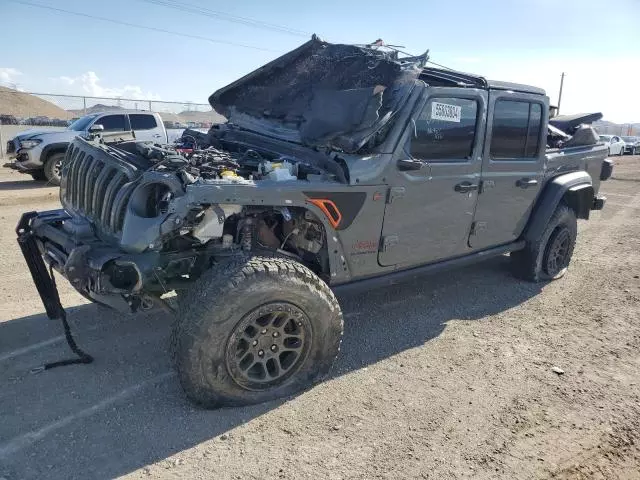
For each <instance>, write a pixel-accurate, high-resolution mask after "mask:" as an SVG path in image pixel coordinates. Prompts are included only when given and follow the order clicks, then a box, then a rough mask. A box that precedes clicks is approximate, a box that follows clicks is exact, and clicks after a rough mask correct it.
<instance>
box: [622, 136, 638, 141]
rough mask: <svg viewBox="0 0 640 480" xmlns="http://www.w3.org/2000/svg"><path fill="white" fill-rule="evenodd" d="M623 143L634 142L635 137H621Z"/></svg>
mask: <svg viewBox="0 0 640 480" xmlns="http://www.w3.org/2000/svg"><path fill="white" fill-rule="evenodd" d="M622 139H623V140H624V141H625V142H636V141H637V140H638V139H637V138H636V137H622Z"/></svg>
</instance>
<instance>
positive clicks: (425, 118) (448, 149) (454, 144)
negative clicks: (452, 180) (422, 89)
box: [410, 97, 478, 161]
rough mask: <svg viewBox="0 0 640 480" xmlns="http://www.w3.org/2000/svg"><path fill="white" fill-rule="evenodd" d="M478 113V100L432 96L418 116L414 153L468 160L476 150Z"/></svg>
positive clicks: (437, 157) (414, 154) (426, 156)
mask: <svg viewBox="0 0 640 480" xmlns="http://www.w3.org/2000/svg"><path fill="white" fill-rule="evenodd" d="M477 117H478V102H477V101H476V100H471V99H468V98H453V97H446V98H445V97H438V98H432V99H430V100H429V101H428V102H427V104H426V105H425V107H424V109H423V110H422V112H421V113H420V116H419V117H418V119H417V120H416V136H415V137H414V138H412V139H411V149H410V151H411V156H412V157H414V158H417V159H420V160H460V161H463V160H466V159H467V158H469V157H471V155H472V153H473V144H474V139H475V135H476V123H477Z"/></svg>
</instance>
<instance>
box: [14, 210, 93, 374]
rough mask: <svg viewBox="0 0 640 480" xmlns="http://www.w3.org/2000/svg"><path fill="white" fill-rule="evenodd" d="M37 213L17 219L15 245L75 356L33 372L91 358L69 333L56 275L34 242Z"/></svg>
mask: <svg viewBox="0 0 640 480" xmlns="http://www.w3.org/2000/svg"><path fill="white" fill-rule="evenodd" d="M37 215H38V214H37V213H36V212H28V213H25V214H23V215H22V217H21V218H20V222H19V223H18V226H17V227H16V233H17V235H18V244H19V245H20V250H22V255H23V256H24V259H25V261H26V262H27V266H28V267H29V271H30V272H31V278H33V283H34V284H35V286H36V289H37V290H38V294H40V299H41V300H42V303H43V305H44V309H45V311H46V312H47V317H49V318H50V319H52V320H55V319H60V320H61V321H62V326H63V328H64V336H65V338H66V340H67V344H68V345H69V348H70V349H71V350H72V351H73V353H75V354H76V355H77V357H78V358H71V359H65V360H60V361H57V362H51V363H47V364H45V365H43V366H41V367H37V368H34V369H33V370H32V372H34V373H38V372H41V371H43V370H49V369H51V368H55V367H61V366H63V365H73V364H76V363H91V362H93V357H92V356H91V355H89V354H87V353H85V352H84V351H82V349H80V347H78V345H77V344H76V342H75V340H74V338H73V335H72V334H71V328H70V327H69V322H68V321H67V314H66V312H65V310H64V307H63V306H62V304H61V303H60V295H59V294H58V287H57V286H56V281H55V277H54V274H53V266H50V267H49V270H48V271H47V267H46V265H45V263H44V260H43V259H42V255H41V254H40V250H39V249H38V245H37V244H36V240H35V237H34V235H33V233H32V231H31V220H32V219H33V218H35V217H36V216H37ZM61 266H62V265H61Z"/></svg>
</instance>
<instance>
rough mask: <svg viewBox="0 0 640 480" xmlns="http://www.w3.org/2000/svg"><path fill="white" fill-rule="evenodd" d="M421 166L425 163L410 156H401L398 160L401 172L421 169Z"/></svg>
mask: <svg viewBox="0 0 640 480" xmlns="http://www.w3.org/2000/svg"><path fill="white" fill-rule="evenodd" d="M423 167H425V163H424V162H421V161H420V160H413V159H412V158H403V159H401V160H398V170H400V171H401V172H407V171H410V170H422V168H423Z"/></svg>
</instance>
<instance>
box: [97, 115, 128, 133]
mask: <svg viewBox="0 0 640 480" xmlns="http://www.w3.org/2000/svg"><path fill="white" fill-rule="evenodd" d="M95 123H96V124H100V125H102V126H103V127H104V131H105V132H124V130H125V121H124V115H105V116H104V117H101V118H99V119H98V120H96V122H95Z"/></svg>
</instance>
